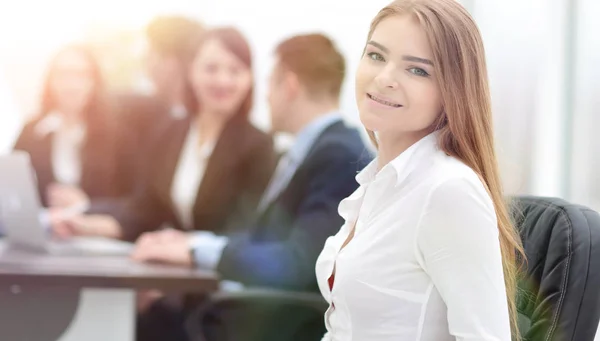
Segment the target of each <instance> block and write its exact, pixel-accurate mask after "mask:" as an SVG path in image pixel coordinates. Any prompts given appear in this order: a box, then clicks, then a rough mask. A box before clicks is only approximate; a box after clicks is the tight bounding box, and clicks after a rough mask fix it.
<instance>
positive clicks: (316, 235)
mask: <svg viewBox="0 0 600 341" xmlns="http://www.w3.org/2000/svg"><path fill="white" fill-rule="evenodd" d="M313 158H314V160H312V161H311V164H310V165H309V169H308V170H307V174H306V178H307V183H306V185H305V187H306V195H305V197H304V198H303V199H302V200H301V203H300V206H299V208H298V211H297V213H296V217H295V219H293V220H291V219H290V220H287V221H286V220H285V219H286V218H288V217H282V219H281V220H283V221H280V222H279V223H280V224H292V225H293V226H291V227H290V231H291V232H290V235H289V237H288V238H287V239H286V240H282V241H273V242H262V241H256V240H254V239H253V236H252V235H251V234H250V233H245V234H241V235H237V236H234V237H231V238H230V240H229V243H228V244H227V246H226V247H225V249H224V251H223V255H222V257H221V261H220V263H219V266H218V269H217V270H218V271H219V272H220V273H221V274H222V275H223V277H224V278H226V279H230V280H234V281H239V282H242V283H244V284H246V285H256V286H268V287H275V288H285V289H296V290H305V289H306V288H310V287H312V286H313V285H314V283H315V281H316V280H315V270H314V267H315V263H316V259H317V257H318V255H319V253H320V252H321V249H322V248H323V245H324V243H325V240H326V239H327V238H328V237H329V236H331V235H333V234H335V233H336V232H337V231H338V230H339V228H340V226H341V225H342V223H343V220H342V218H341V217H340V216H339V215H338V212H337V207H338V204H339V202H340V201H341V200H342V199H344V198H345V197H347V196H348V195H350V194H351V193H352V192H353V191H354V190H355V189H356V187H357V183H356V181H355V176H356V172H357V164H356V162H357V161H358V160H359V158H360V157H359V153H356V152H352V151H351V150H350V149H349V148H346V147H344V146H341V145H330V146H328V147H325V148H323V149H322V150H320V151H318V152H317V155H315V156H313ZM274 209H277V208H274ZM282 228H284V227H282Z"/></svg>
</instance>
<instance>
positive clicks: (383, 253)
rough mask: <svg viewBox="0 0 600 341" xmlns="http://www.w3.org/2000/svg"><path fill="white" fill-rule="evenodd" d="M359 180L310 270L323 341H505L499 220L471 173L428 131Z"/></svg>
mask: <svg viewBox="0 0 600 341" xmlns="http://www.w3.org/2000/svg"><path fill="white" fill-rule="evenodd" d="M357 181H358V182H359V184H360V187H359V188H358V189H357V190H356V191H355V192H354V193H353V194H352V195H350V196H349V197H348V198H346V199H344V200H343V201H342V202H341V203H340V205H339V213H340V215H341V216H342V217H343V218H344V219H345V224H344V225H343V226H342V228H341V229H340V231H339V232H338V234H336V235H335V236H332V237H330V238H329V239H328V240H327V242H326V243H325V246H324V249H323V251H322V253H321V255H320V256H319V259H318V261H317V265H316V273H317V279H318V283H319V288H320V290H321V293H322V294H323V296H324V297H325V299H326V300H327V301H328V302H329V303H330V307H329V309H328V310H327V312H326V314H325V323H326V327H327V331H328V332H327V334H326V335H325V337H324V339H323V340H327V341H330V340H340V341H348V340H353V341H392V340H393V341H450V340H452V341H454V340H459V341H484V340H486V341H492V340H493V341H510V340H511V334H510V323H509V315H508V304H507V296H506V289H505V285H504V275H503V270H502V258H501V254H500V242H499V232H498V227H497V220H496V214H495V210H494V207H493V202H492V200H491V198H490V196H489V195H488V192H487V191H486V189H485V187H484V185H483V184H482V182H481V181H480V179H479V177H478V176H477V175H476V174H475V172H474V171H473V170H472V169H471V168H469V167H468V166H466V165H465V164H464V163H462V162H461V161H459V160H457V159H456V158H453V157H451V156H448V155H446V154H445V153H444V152H443V151H441V150H440V149H439V148H438V147H437V134H436V133H433V134H431V135H428V136H426V137H425V138H423V139H421V140H420V141H418V142H417V143H415V144H414V145H412V146H411V147H410V148H409V149H407V150H406V151H405V152H403V153H402V154H401V155H399V156H398V157H397V158H396V159H394V160H393V161H391V162H390V163H388V164H387V165H386V166H384V167H383V168H382V169H381V171H379V172H378V171H377V160H375V161H373V162H372V163H371V164H370V165H369V166H367V167H366V168H365V169H364V170H363V171H362V172H361V173H359V175H358V176H357ZM353 227H354V228H355V234H354V237H353V238H352V239H351V240H350V242H349V243H348V244H347V245H346V247H344V248H343V249H342V250H341V251H340V248H341V246H342V245H343V243H344V241H345V240H346V238H347V237H348V235H349V234H350V232H351V230H352V228H353ZM334 268H335V278H334V284H333V290H330V288H329V284H328V279H329V278H330V276H331V274H332V273H333V271H334Z"/></svg>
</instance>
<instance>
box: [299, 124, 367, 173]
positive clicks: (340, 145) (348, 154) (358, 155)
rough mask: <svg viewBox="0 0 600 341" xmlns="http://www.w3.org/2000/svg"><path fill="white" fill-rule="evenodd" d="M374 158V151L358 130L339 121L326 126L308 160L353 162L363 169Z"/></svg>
mask: <svg viewBox="0 0 600 341" xmlns="http://www.w3.org/2000/svg"><path fill="white" fill-rule="evenodd" d="M372 159H373V153H372V151H371V150H369V148H368V147H367V145H366V144H365V141H364V139H363V137H362V136H361V135H360V133H359V132H358V130H357V129H356V128H353V127H349V126H347V125H346V124H345V123H344V122H341V121H340V122H337V123H334V124H332V125H331V126H330V127H328V128H326V129H325V130H324V131H323V132H322V133H321V135H320V136H319V137H318V138H317V139H316V140H315V142H314V145H313V147H312V149H311V151H310V153H309V154H308V155H307V157H306V161H311V160H317V161H319V160H328V162H351V163H354V164H359V165H360V166H361V167H360V169H362V167H364V166H365V165H366V164H368V163H369V162H371V160H372Z"/></svg>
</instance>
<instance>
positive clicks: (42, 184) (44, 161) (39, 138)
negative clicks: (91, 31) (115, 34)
mask: <svg viewBox="0 0 600 341" xmlns="http://www.w3.org/2000/svg"><path fill="white" fill-rule="evenodd" d="M113 113H114V111H113V110H112V107H111V105H109V103H108V101H107V98H106V95H105V88H104V83H103V80H102V76H101V71H100V66H99V64H98V62H97V61H96V59H95V57H94V56H93V54H92V53H91V52H90V50H89V49H87V48H86V47H84V46H80V45H71V46H67V47H65V48H64V49H62V50H61V51H60V52H59V53H58V54H57V55H56V56H55V57H54V59H53V60H52V62H51V63H50V66H49V69H48V74H47V77H46V80H45V82H44V85H43V89H42V99H41V105H40V109H39V112H38V115H36V116H35V117H34V119H33V120H32V121H31V122H29V123H28V124H27V125H26V126H25V127H24V129H23V130H22V132H21V134H20V136H19V138H18V140H17V142H16V145H15V147H14V149H16V150H22V151H26V152H28V153H29V154H30V156H31V162H32V164H33V167H34V169H35V172H36V175H37V180H38V187H39V191H40V196H41V198H42V203H43V204H44V205H45V206H48V207H53V208H77V209H80V210H84V207H85V206H86V205H87V204H88V203H89V200H90V199H94V198H100V197H115V196H119V195H121V194H122V192H123V189H122V188H119V185H118V183H117V181H116V171H115V166H116V165H115V163H116V142H115V129H114V128H115V120H114V117H112V116H113Z"/></svg>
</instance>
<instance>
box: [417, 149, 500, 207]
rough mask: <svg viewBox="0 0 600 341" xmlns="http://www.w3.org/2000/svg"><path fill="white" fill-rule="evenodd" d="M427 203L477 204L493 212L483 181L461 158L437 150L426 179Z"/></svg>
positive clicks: (450, 204) (449, 205) (443, 204)
mask: <svg viewBox="0 0 600 341" xmlns="http://www.w3.org/2000/svg"><path fill="white" fill-rule="evenodd" d="M427 182H428V184H427V186H428V187H429V188H428V192H429V195H428V200H427V201H428V205H429V206H430V207H433V208H436V207H441V206H445V207H448V208H457V207H460V206H465V205H472V204H477V205H480V207H481V208H484V209H485V210H486V211H489V210H491V211H492V212H493V210H494V209H493V202H492V199H491V197H490V195H489V193H488V191H487V189H486V188H487V187H486V185H485V184H484V183H483V182H482V179H481V178H480V177H479V176H478V175H477V173H475V171H474V170H473V169H472V168H471V167H469V166H467V165H466V164H465V163H463V162H462V161H461V160H459V159H457V158H455V157H452V156H448V155H446V154H445V153H443V152H441V151H440V152H438V154H437V155H436V157H435V158H434V161H433V163H432V167H431V173H430V175H429V177H428V180H427Z"/></svg>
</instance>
